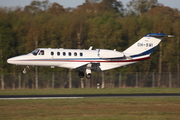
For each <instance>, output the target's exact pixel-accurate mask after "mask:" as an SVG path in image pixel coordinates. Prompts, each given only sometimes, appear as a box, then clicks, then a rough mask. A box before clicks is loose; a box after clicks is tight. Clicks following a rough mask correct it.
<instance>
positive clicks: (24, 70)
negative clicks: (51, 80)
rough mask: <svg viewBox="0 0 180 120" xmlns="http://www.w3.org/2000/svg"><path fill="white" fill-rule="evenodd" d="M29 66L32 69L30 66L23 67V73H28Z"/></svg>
mask: <svg viewBox="0 0 180 120" xmlns="http://www.w3.org/2000/svg"><path fill="white" fill-rule="evenodd" d="M27 68H28V69H30V68H29V66H26V67H25V68H24V69H23V74H26V73H27Z"/></svg>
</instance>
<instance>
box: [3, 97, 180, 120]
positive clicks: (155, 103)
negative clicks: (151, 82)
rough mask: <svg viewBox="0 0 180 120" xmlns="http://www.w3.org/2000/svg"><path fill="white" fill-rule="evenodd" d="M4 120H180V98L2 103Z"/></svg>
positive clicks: (7, 101)
mask: <svg viewBox="0 0 180 120" xmlns="http://www.w3.org/2000/svg"><path fill="white" fill-rule="evenodd" d="M0 119H1V120H12V119H13V120H34V119H35V120H57V119H59V120H62V119H63V120H120V119H122V120H180V98H169V97H168V98H84V99H51V100H1V101H0Z"/></svg>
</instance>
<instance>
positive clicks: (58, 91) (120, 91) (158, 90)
mask: <svg viewBox="0 0 180 120" xmlns="http://www.w3.org/2000/svg"><path fill="white" fill-rule="evenodd" d="M128 93H129V94H130V93H180V88H112V89H110V88H109V89H95V88H91V89H37V90H36V89H20V90H19V89H16V90H12V89H7V90H0V95H47V94H48V95H52V94H128Z"/></svg>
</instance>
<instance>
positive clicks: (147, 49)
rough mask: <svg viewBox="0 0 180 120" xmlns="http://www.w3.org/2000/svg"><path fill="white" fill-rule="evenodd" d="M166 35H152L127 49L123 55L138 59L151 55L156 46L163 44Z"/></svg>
mask: <svg viewBox="0 0 180 120" xmlns="http://www.w3.org/2000/svg"><path fill="white" fill-rule="evenodd" d="M164 36H166V34H164V33H150V34H147V35H146V36H144V37H143V38H141V39H140V40H139V41H137V42H136V43H134V44H133V45H132V46H130V47H129V48H127V49H126V50H125V51H124V52H123V53H124V55H125V56H131V57H138V56H143V55H150V54H151V53H152V51H153V50H154V49H155V48H156V46H157V45H158V44H159V43H160V42H161V40H162V39H163V37H164Z"/></svg>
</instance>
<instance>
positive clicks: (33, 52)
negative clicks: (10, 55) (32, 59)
mask: <svg viewBox="0 0 180 120" xmlns="http://www.w3.org/2000/svg"><path fill="white" fill-rule="evenodd" d="M38 52H39V49H35V50H34V51H32V52H31V53H32V54H33V55H37V54H38Z"/></svg>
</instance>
